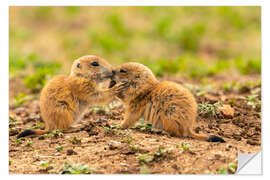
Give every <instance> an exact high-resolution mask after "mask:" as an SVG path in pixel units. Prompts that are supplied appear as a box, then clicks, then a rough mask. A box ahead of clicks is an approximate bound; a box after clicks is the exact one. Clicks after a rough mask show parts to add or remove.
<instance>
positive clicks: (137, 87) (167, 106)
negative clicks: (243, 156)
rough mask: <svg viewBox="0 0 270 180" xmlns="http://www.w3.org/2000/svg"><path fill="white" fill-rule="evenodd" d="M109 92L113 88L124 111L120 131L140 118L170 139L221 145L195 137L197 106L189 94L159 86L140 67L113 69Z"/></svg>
mask: <svg viewBox="0 0 270 180" xmlns="http://www.w3.org/2000/svg"><path fill="white" fill-rule="evenodd" d="M110 88H115V90H113V91H115V95H116V96H117V97H118V98H119V99H120V100H121V101H122V102H123V103H124V105H125V108H126V112H125V117H124V121H123V123H122V128H128V127H130V126H131V125H133V124H134V123H135V122H136V121H137V120H138V119H139V118H144V120H145V121H148V122H150V123H152V124H153V127H155V128H159V129H164V130H165V131H167V132H168V133H170V134H171V135H173V136H178V137H192V138H194V139H198V140H204V141H209V142H225V141H224V140H223V139H222V138H220V137H218V136H215V135H210V136H207V135H204V134H197V133H195V132H194V131H193V125H194V122H195V119H196V116H197V103H196V100H195V98H194V96H193V95H192V94H191V92H190V91H189V90H188V89H186V88H184V87H183V86H181V85H180V84H177V83H174V82H170V81H164V82H159V81H158V80H157V79H156V77H155V76H154V74H153V73H152V71H151V70H150V69H149V68H148V67H146V66H144V65H142V64H139V63H135V62H128V63H125V64H122V65H120V66H119V67H117V68H116V69H115V75H114V76H113V80H112V81H111V85H110Z"/></svg>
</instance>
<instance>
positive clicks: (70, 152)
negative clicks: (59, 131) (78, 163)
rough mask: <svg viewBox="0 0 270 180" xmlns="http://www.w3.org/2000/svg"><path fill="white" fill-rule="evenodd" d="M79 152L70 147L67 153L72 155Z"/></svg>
mask: <svg viewBox="0 0 270 180" xmlns="http://www.w3.org/2000/svg"><path fill="white" fill-rule="evenodd" d="M77 154H78V153H77V152H75V151H73V149H68V150H67V155H68V156H70V155H77Z"/></svg>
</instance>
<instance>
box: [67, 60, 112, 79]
mask: <svg viewBox="0 0 270 180" xmlns="http://www.w3.org/2000/svg"><path fill="white" fill-rule="evenodd" d="M70 75H71V76H77V77H84V78H87V79H91V80H94V81H97V82H102V81H104V80H106V79H109V78H111V77H112V76H113V72H112V65H110V64H109V63H108V62H107V61H106V60H105V59H102V58H101V57H98V56H94V55H87V56H82V57H80V58H78V59H76V60H75V61H74V62H73V64H72V68H71V74H70Z"/></svg>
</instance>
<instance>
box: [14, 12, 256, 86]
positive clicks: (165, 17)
mask: <svg viewBox="0 0 270 180" xmlns="http://www.w3.org/2000/svg"><path fill="white" fill-rule="evenodd" d="M9 35H10V61H9V62H10V78H13V77H17V76H20V77H22V78H23V82H24V84H25V85H26V86H27V87H28V88H30V89H31V90H33V91H35V90H40V89H41V88H42V86H43V85H44V84H45V83H46V80H47V79H49V78H50V77H51V76H52V75H54V74H57V73H69V71H70V67H71V64H72V62H73V60H74V59H76V58H78V57H80V56H83V55H87V54H94V55H98V56H101V57H103V58H105V59H107V60H108V61H109V62H110V63H111V64H113V65H119V64H121V63H123V62H127V61H137V62H141V63H143V64H145V65H147V66H149V67H150V68H151V69H152V70H153V72H154V73H155V74H156V75H157V76H158V77H162V76H164V74H169V75H174V76H178V75H179V76H183V77H187V78H192V79H193V78H196V79H200V78H203V77H209V76H214V75H217V74H229V75H230V74H231V73H234V74H239V75H250V74H260V71H261V9H260V7H10V34H9Z"/></svg>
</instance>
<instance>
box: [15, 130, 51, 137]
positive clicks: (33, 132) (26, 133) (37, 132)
mask: <svg viewBox="0 0 270 180" xmlns="http://www.w3.org/2000/svg"><path fill="white" fill-rule="evenodd" d="M47 132H48V131H47V130H41V129H37V130H31V129H26V130H24V131H23V132H21V133H20V134H19V135H18V136H17V139H19V138H21V137H25V136H30V135H42V134H46V133H47Z"/></svg>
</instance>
